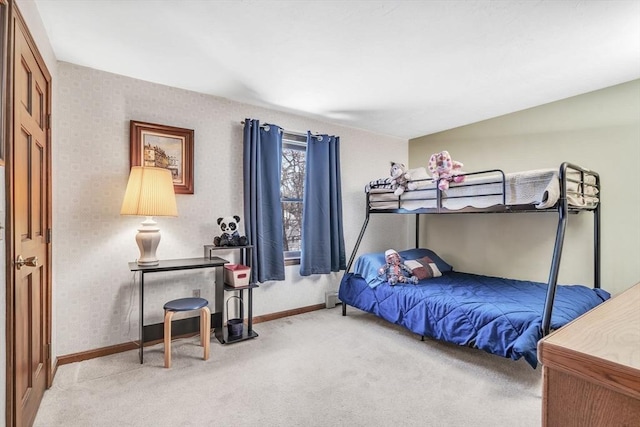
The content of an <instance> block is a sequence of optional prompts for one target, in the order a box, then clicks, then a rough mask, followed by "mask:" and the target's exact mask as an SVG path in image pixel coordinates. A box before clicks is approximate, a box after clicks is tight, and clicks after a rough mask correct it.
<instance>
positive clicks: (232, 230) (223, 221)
mask: <svg viewBox="0 0 640 427" xmlns="http://www.w3.org/2000/svg"><path fill="white" fill-rule="evenodd" d="M239 222H240V217H239V216H238V215H233V216H226V217H224V218H222V217H221V218H218V225H219V226H220V231H222V234H221V235H220V236H215V237H214V238H213V244H214V245H215V246H245V245H246V244H247V243H248V242H247V237H246V236H241V235H240V232H239V231H238V223H239Z"/></svg>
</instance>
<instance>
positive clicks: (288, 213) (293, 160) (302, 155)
mask: <svg viewBox="0 0 640 427" xmlns="http://www.w3.org/2000/svg"><path fill="white" fill-rule="evenodd" d="M306 148H307V137H306V135H300V134H294V133H288V132H286V131H285V132H284V134H283V135H282V175H281V179H280V201H281V204H282V224H283V233H282V234H283V236H282V237H283V243H284V258H285V264H287V265H291V264H299V263H300V240H301V238H302V197H303V193H304V173H305V166H306Z"/></svg>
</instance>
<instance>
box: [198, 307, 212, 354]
mask: <svg viewBox="0 0 640 427" xmlns="http://www.w3.org/2000/svg"><path fill="white" fill-rule="evenodd" d="M200 328H201V329H200V338H201V340H202V345H203V347H204V360H209V347H210V344H211V311H210V310H209V307H202V308H201V309H200Z"/></svg>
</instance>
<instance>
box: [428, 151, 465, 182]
mask: <svg viewBox="0 0 640 427" xmlns="http://www.w3.org/2000/svg"><path fill="white" fill-rule="evenodd" d="M462 166H464V165H463V164H462V163H460V162H457V161H455V160H453V159H451V155H450V154H449V152H448V151H441V152H439V153H434V154H432V155H431V158H430V159H429V165H428V168H429V172H431V177H432V178H433V180H434V181H438V188H439V189H440V190H441V191H445V190H448V189H449V183H450V182H456V183H460V182H463V181H464V178H465V177H464V176H461V175H462V174H464V172H463V171H462Z"/></svg>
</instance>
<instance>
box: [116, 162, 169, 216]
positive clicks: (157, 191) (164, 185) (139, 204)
mask: <svg viewBox="0 0 640 427" xmlns="http://www.w3.org/2000/svg"><path fill="white" fill-rule="evenodd" d="M120 215H145V216H178V207H177V206H176V196H175V193H174V191H173V178H172V177H171V171H169V169H163V168H154V167H143V166H133V167H132V168H131V173H130V174H129V183H128V184H127V191H126V192H125V194H124V201H123V202H122V209H121V210H120Z"/></svg>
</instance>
